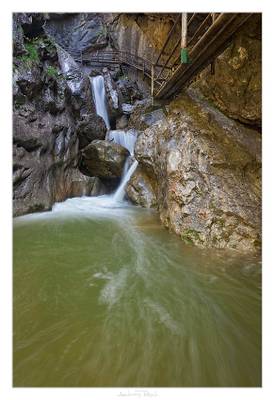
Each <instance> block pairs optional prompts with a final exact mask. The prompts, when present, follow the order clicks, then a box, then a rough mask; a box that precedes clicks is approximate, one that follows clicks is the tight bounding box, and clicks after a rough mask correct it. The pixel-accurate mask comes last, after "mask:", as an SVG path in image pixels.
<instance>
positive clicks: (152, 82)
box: [151, 64, 154, 105]
mask: <svg viewBox="0 0 274 400" xmlns="http://www.w3.org/2000/svg"><path fill="white" fill-rule="evenodd" d="M153 94H154V64H152V65H151V98H152V105H153V103H154V99H153Z"/></svg>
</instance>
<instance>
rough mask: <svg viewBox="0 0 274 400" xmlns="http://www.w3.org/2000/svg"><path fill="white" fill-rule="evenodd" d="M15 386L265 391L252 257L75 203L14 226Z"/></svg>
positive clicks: (137, 216)
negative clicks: (184, 239) (209, 248)
mask: <svg viewBox="0 0 274 400" xmlns="http://www.w3.org/2000/svg"><path fill="white" fill-rule="evenodd" d="M13 273H14V275H13V276H14V292H13V293H14V307H13V311H14V325H13V330H14V347H13V350H14V358H13V363H14V369H13V373H14V385H15V386H112V387H113V386H146V387H147V386H155V387H162V386H258V385H260V384H261V269H260V264H259V262H258V260H257V259H255V258H252V257H243V256H239V255H238V256H237V255H236V254H235V253H228V252H217V251H203V250H199V249H197V248H196V247H192V246H186V245H184V244H183V243H182V241H181V240H180V239H179V238H177V237H176V236H174V235H171V234H169V233H168V232H166V231H165V229H164V228H162V227H161V226H160V224H159V222H158V219H157V216H156V215H154V214H153V213H151V212H148V211H146V210H142V209H139V208H137V207H132V206H129V205H127V204H126V203H120V204H119V203H115V202H114V201H113V199H112V198H111V197H106V196H103V197H101V198H85V197H84V198H81V199H79V198H76V199H70V200H67V201H66V202H64V203H62V204H57V205H55V207H54V210H53V212H49V213H43V214H35V215H29V216H25V217H20V218H16V219H15V221H14V271H13Z"/></svg>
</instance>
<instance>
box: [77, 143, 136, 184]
mask: <svg viewBox="0 0 274 400" xmlns="http://www.w3.org/2000/svg"><path fill="white" fill-rule="evenodd" d="M128 156H129V152H128V150H127V149H125V148H124V147H122V146H120V145H119V144H116V143H113V142H109V141H105V140H94V141H93V142H92V143H90V144H89V145H88V146H87V147H85V148H84V149H83V151H82V161H81V168H82V169H83V170H84V171H85V172H86V173H88V174H89V175H91V176H98V177H99V178H118V177H120V176H121V175H122V172H123V167H124V163H125V161H126V159H127V157H128Z"/></svg>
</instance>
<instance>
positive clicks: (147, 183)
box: [126, 167, 157, 208]
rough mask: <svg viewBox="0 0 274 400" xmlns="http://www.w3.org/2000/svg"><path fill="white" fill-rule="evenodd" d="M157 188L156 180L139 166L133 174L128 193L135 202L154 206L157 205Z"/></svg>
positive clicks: (127, 189) (150, 206)
mask: <svg viewBox="0 0 274 400" xmlns="http://www.w3.org/2000/svg"><path fill="white" fill-rule="evenodd" d="M155 189H156V188H155V181H154V180H153V179H150V177H149V175H148V174H146V173H143V171H142V168H140V167H139V168H137V170H136V171H135V172H134V174H133V175H132V177H131V179H130V181H129V184H128V186H127V188H126V193H127V196H128V197H129V198H130V200H131V201H132V202H133V203H134V204H139V205H140V206H142V207H146V208H154V207H156V206H157V198H156V194H155Z"/></svg>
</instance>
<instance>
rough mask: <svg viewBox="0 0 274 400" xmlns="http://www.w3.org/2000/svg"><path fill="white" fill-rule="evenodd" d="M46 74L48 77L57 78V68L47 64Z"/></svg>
mask: <svg viewBox="0 0 274 400" xmlns="http://www.w3.org/2000/svg"><path fill="white" fill-rule="evenodd" d="M46 73H47V75H48V76H49V77H50V78H57V77H58V75H59V72H58V70H57V69H56V68H55V67H52V66H49V67H48V68H47V70H46Z"/></svg>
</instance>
